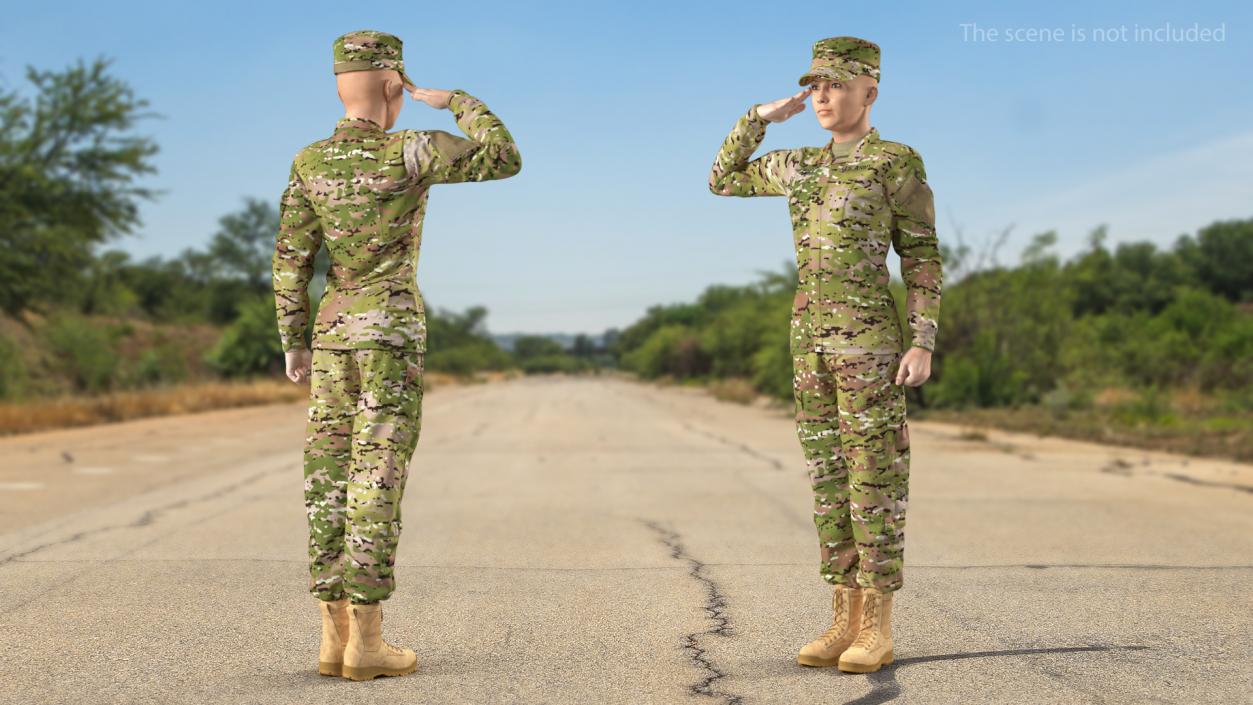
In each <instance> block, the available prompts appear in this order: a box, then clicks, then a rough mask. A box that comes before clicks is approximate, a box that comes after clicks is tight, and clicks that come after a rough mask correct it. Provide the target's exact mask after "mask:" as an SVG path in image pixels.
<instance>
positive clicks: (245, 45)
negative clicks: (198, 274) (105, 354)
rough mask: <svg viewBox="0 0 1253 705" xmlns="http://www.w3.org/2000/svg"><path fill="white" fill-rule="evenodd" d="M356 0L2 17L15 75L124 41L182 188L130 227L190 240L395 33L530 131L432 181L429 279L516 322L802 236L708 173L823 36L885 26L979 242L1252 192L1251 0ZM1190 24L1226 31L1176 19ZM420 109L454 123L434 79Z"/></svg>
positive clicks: (889, 115)
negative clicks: (481, 174) (1211, 33)
mask: <svg viewBox="0 0 1253 705" xmlns="http://www.w3.org/2000/svg"><path fill="white" fill-rule="evenodd" d="M345 5H346V3H342V2H338V3H332V2H300V3H280V2H265V3H261V2H251V3H238V2H230V1H225V0H224V1H219V2H215V3H195V4H189V3H169V2H160V3H158V2H132V3H125V2H116V3H107V4H103V5H102V4H100V3H87V2H78V1H73V2H57V3H46V4H26V5H23V6H22V7H21V8H20V9H11V10H9V11H8V12H6V18H5V20H6V21H5V22H4V23H3V25H0V40H2V42H3V43H2V44H0V47H2V48H0V86H3V87H4V88H6V89H13V88H17V89H18V90H22V91H25V90H26V89H27V87H28V85H29V84H27V82H26V81H25V79H24V70H25V66H26V65H27V64H31V65H34V66H36V67H38V68H41V69H53V68H56V69H60V68H64V67H66V66H69V65H71V64H72V63H73V62H74V61H76V60H77V59H78V58H83V59H84V60H90V59H91V58H94V57H96V56H101V55H103V56H107V57H110V58H112V59H113V64H112V68H111V70H112V72H113V75H115V76H117V77H119V78H121V79H123V80H125V81H127V82H128V83H130V84H131V85H132V86H133V87H134V89H135V90H136V93H137V94H138V95H139V96H141V97H143V98H146V99H147V100H149V101H150V102H151V106H150V109H151V110H154V111H156V112H158V113H161V114H162V115H163V116H164V117H162V118H160V119H153V120H145V121H143V122H141V123H140V125H139V128H138V131H139V132H141V133H144V134H148V135H151V136H152V137H153V138H154V139H155V140H156V141H157V142H158V143H159V145H160V147H161V152H160V154H159V155H158V156H157V158H156V160H155V163H156V165H157V167H158V168H159V170H160V171H159V173H158V174H157V175H156V176H154V177H152V178H150V179H148V181H147V183H146V185H150V186H154V187H158V188H162V189H166V193H165V194H164V195H163V196H162V197H161V198H159V199H158V200H157V201H155V202H149V203H145V204H144V205H143V207H142V216H143V219H144V226H143V228H142V229H141V232H140V233H139V234H138V235H137V236H133V237H127V238H124V239H121V240H118V241H116V243H115V245H114V246H116V247H119V248H121V249H125V250H127V251H129V252H131V253H132V254H133V255H134V256H135V257H137V258H143V257H147V256H149V255H153V254H157V255H162V256H167V257H172V256H175V255H177V254H178V253H179V252H181V251H182V250H183V249H184V248H187V247H197V248H199V247H203V246H204V245H205V243H207V241H208V240H209V238H210V237H211V236H212V234H213V232H214V231H215V230H216V228H217V221H218V218H220V217H221V216H222V215H224V214H226V213H228V212H231V211H233V210H236V209H238V208H239V207H241V206H242V204H243V199H244V198H245V197H247V196H254V197H258V198H267V199H271V200H272V201H273V202H274V203H275V204H276V205H277V201H278V197H279V193H280V192H281V190H282V188H283V186H284V183H285V180H286V176H287V170H288V168H289V166H290V163H291V159H292V156H293V155H294V154H295V153H296V151H297V150H299V149H300V148H301V147H303V146H304V145H306V144H308V143H309V142H312V141H314V140H317V139H321V138H322V137H325V136H326V135H327V134H329V133H330V131H331V130H332V129H333V126H334V124H335V121H336V120H337V119H338V118H339V117H341V116H342V115H343V107H342V105H341V104H340V103H339V101H338V98H337V97H336V94H335V81H334V75H333V74H332V73H331V67H330V63H331V56H330V48H331V41H332V40H333V39H334V38H335V37H336V36H337V35H339V34H341V33H343V32H346V31H349V30H355V29H367V28H368V29H380V30H383V31H389V32H392V33H394V34H397V35H399V36H400V37H401V38H402V39H404V41H405V60H406V68H407V69H408V73H409V75H410V76H411V77H413V79H414V80H415V81H417V82H418V83H419V85H424V86H432V87H437V88H462V89H464V90H466V91H468V92H469V93H471V94H472V95H475V96H477V97H479V98H481V99H482V100H483V101H484V102H486V103H487V104H488V106H489V107H491V108H492V110H493V111H494V112H496V114H497V115H498V116H500V117H501V118H502V119H503V120H504V121H505V123H506V125H507V126H508V127H509V129H510V131H511V132H512V133H513V135H514V137H515V138H516V139H517V140H518V143H519V146H520V149H521V152H522V156H523V169H522V173H521V174H519V175H518V176H516V177H514V178H512V179H508V180H504V181H499V182H491V183H484V184H457V185H443V186H436V187H435V188H434V189H433V190H432V192H431V200H430V204H429V212H428V215H427V221H426V227H425V229H424V243H423V249H422V255H421V263H420V267H419V273H418V281H419V284H420V285H421V288H422V291H423V294H424V296H425V297H426V298H427V300H428V303H429V304H430V305H433V306H435V307H440V308H452V309H462V308H464V307H466V306H470V305H475V304H482V305H485V306H487V307H488V308H489V310H490V315H489V317H488V324H489V327H490V328H491V329H492V330H493V331H494V332H511V331H531V332H558V331H568V332H577V331H585V332H600V331H602V330H604V329H605V328H607V327H610V326H622V325H626V324H629V323H630V322H631V321H633V320H635V319H636V318H638V317H639V316H640V315H641V314H642V313H643V312H644V310H645V309H646V308H647V307H648V306H650V305H652V304H655V303H667V302H675V301H684V300H691V299H692V298H693V297H695V296H696V295H697V294H698V293H699V292H700V291H701V290H702V289H703V288H704V287H706V286H707V285H709V284H711V283H728V284H734V283H744V282H748V281H751V280H753V279H754V278H755V277H756V272H757V271H758V270H761V269H777V268H778V267H779V266H780V265H781V263H782V262H784V261H785V260H788V259H790V258H791V257H792V251H791V234H790V229H789V223H788V218H787V208H786V204H785V202H784V200H783V199H782V198H755V199H734V198H722V197H717V196H714V195H712V194H710V193H709V191H708V188H707V186H706V179H707V177H708V171H709V167H710V164H711V163H712V160H713V157H714V155H715V153H716V152H717V149H718V146H719V145H720V144H721V142H722V139H723V138H724V137H725V136H726V133H727V132H728V131H729V130H730V128H731V126H732V125H733V124H734V122H735V120H736V119H737V118H738V117H739V116H740V115H741V114H742V113H743V112H744V111H745V110H747V108H748V107H749V106H750V105H751V104H753V103H755V102H765V101H768V100H773V99H776V98H781V97H784V96H786V95H789V94H790V93H793V92H795V91H796V90H797V85H796V79H797V77H798V76H799V75H800V74H801V73H803V72H804V70H805V69H806V68H807V67H808V64H809V59H810V51H811V46H812V44H813V42H814V41H815V40H817V39H820V38H823V37H828V36H835V35H842V34H851V35H857V36H862V37H866V38H868V39H871V40H873V41H875V42H877V43H878V44H879V45H880V46H881V47H882V49H883V62H882V70H883V78H882V80H881V83H880V97H879V100H878V102H877V103H876V104H875V107H874V109H873V112H872V124H874V125H875V126H876V127H878V128H879V131H880V133H881V135H882V136H883V137H884V138H885V139H890V140H896V141H900V142H905V143H907V144H910V145H912V146H914V147H915V148H916V149H917V150H918V151H919V152H920V153H921V154H922V155H923V158H924V160H925V162H926V165H927V172H928V178H929V181H930V182H931V185H932V188H933V190H934V191H935V194H936V210H937V216H938V223H937V225H938V229H939V236H940V238H941V240H942V241H948V242H954V243H955V242H956V236H957V233H958V232H959V231H960V232H961V233H962V234H963V238H964V240H965V241H966V242H967V243H968V244H970V245H972V246H973V247H975V248H976V249H978V248H979V247H980V246H981V245H984V244H986V243H989V242H990V241H991V239H992V237H993V235H994V234H995V233H997V232H999V231H1000V230H1002V229H1004V228H1006V227H1010V226H1012V229H1011V231H1010V232H1011V235H1010V238H1009V241H1008V242H1007V244H1006V245H1005V246H1004V247H1003V248H1002V249H1001V251H1000V257H999V259H1000V261H1002V262H1005V263H1011V262H1014V261H1016V260H1017V257H1018V253H1019V252H1020V251H1021V250H1022V248H1023V247H1024V246H1025V245H1026V243H1027V242H1028V241H1029V239H1030V238H1031V236H1032V235H1033V234H1035V233H1038V232H1041V231H1044V230H1049V229H1055V230H1057V231H1058V234H1059V238H1060V242H1059V246H1058V248H1057V251H1058V253H1059V254H1061V255H1062V256H1069V255H1070V254H1073V253H1074V252H1076V251H1078V250H1079V249H1081V248H1082V247H1083V246H1084V243H1085V241H1086V237H1087V233H1088V232H1089V231H1090V230H1091V229H1092V228H1093V227H1095V226H1097V225H1099V224H1102V223H1103V224H1107V225H1108V226H1109V239H1110V242H1112V243H1116V242H1119V241H1128V240H1152V241H1154V242H1157V243H1159V244H1161V245H1162V246H1169V245H1170V243H1171V242H1173V241H1174V239H1175V238H1176V237H1177V236H1178V235H1179V234H1181V233H1190V232H1194V231H1195V230H1196V228H1198V227H1200V226H1203V225H1205V224H1207V223H1209V222H1211V221H1213V220H1217V219H1225V218H1237V217H1240V218H1247V217H1250V216H1253V206H1251V205H1250V204H1253V186H1251V184H1253V120H1251V119H1250V118H1251V117H1253V90H1250V88H1249V81H1248V77H1247V68H1248V67H1249V66H1253V42H1251V41H1250V36H1249V31H1250V27H1251V23H1250V19H1251V15H1253V12H1251V11H1250V10H1249V9H1248V8H1249V6H1248V4H1247V3H1235V2H1222V3H1219V2H1193V3H1188V4H1186V5H1185V4H1180V3H1167V2H1125V3H1099V4H1098V3H1093V2H1084V3H1049V4H1034V5H1033V6H1031V7H1024V8H1021V9H1019V8H1013V9H1011V8H1009V7H1006V6H1005V3H991V2H979V3H975V2H965V3H960V2H949V3H943V4H941V3H929V4H925V5H924V4H922V3H890V4H889V3H878V4H870V3H859V4H853V3H849V4H847V5H841V4H835V3H830V2H827V3H817V2H814V3H808V2H805V3H802V2H797V3H786V2H780V3H765V2H725V1H724V2H674V1H673V0H671V1H669V2H631V3H601V4H597V3H592V2H580V3H494V2H475V3H470V4H464V3H463V4H457V5H454V4H453V3H417V2H415V3H372V4H369V5H368V6H367V4H365V3H358V5H360V6H361V8H362V9H360V10H345V9H344V7H345ZM376 8H377V9H376ZM971 23H973V24H974V25H975V26H977V27H978V28H980V29H982V30H990V29H996V30H997V32H998V34H997V36H996V37H995V39H994V38H992V37H991V36H989V35H984V34H979V35H975V34H973V33H972V30H971V28H970V27H969V25H970V24H971ZM1168 24H1169V25H1170V26H1172V27H1174V28H1175V29H1176V31H1177V30H1179V29H1181V28H1188V27H1192V26H1194V25H1199V27H1201V28H1205V29H1208V30H1218V31H1220V32H1221V33H1222V34H1221V35H1220V36H1219V37H1218V39H1221V41H1219V40H1218V39H1212V40H1211V41H1205V42H1202V41H1193V40H1191V39H1190V38H1188V37H1183V38H1182V39H1183V40H1182V41H1165V40H1166V39H1168V37H1165V36H1163V35H1164V34H1165V33H1166V32H1165V31H1166V28H1167V25H1168ZM963 25H966V26H963ZM1122 27H1126V31H1127V33H1128V34H1127V35H1126V38H1125V39H1124V38H1123V35H1122V34H1121V33H1120V32H1117V31H1116V30H1119V29H1120V28H1122ZM1137 27H1139V28H1144V29H1147V30H1149V32H1151V33H1155V34H1156V37H1157V38H1158V40H1156V41H1154V40H1153V35H1152V34H1150V35H1149V37H1148V38H1141V39H1139V40H1137V38H1136V36H1135V31H1136V29H1137ZM1032 29H1034V30H1038V31H1048V32H1056V31H1060V33H1061V34H1062V35H1063V41H1056V40H1051V41H1044V40H1042V39H1040V38H1039V37H1035V38H1033V37H1030V36H1028V35H1027V34H1026V33H1027V31H1028V30H1032ZM1072 30H1084V34H1085V36H1084V37H1083V39H1082V40H1080V39H1077V38H1076V37H1075V36H1074V35H1072V34H1071V32H1072ZM1097 30H1104V31H1106V33H1107V35H1112V36H1107V38H1105V39H1104V40H1099V39H1097V38H1094V36H1093V35H1094V33H1095V32H1096V31H1097ZM401 128H414V129H444V130H450V131H456V129H457V128H456V125H455V123H454V122H453V120H452V119H451V116H450V114H449V113H447V112H446V111H433V110H431V109H430V108H428V107H427V106H425V105H423V104H419V103H414V102H412V101H410V102H409V103H408V104H407V105H406V106H405V108H404V110H403V112H402V113H401V115H400V118H399V120H398V121H397V123H396V126H395V129H401ZM828 138H829V133H826V132H824V131H823V130H822V129H821V127H819V126H818V124H817V121H816V120H815V118H814V116H813V113H812V112H811V111H810V110H808V109H807V110H806V111H805V112H802V113H800V114H799V115H797V116H796V117H794V118H793V119H792V120H790V121H788V122H787V123H784V124H780V125H773V126H771V127H770V129H769V131H768V133H767V136H766V141H765V142H764V143H763V145H762V147H761V150H760V152H759V154H760V153H763V152H764V151H766V150H769V149H776V148H781V147H794V146H800V145H818V144H822V143H824V142H825V141H826V140H827V139H828ZM470 233H474V234H476V236H475V237H473V238H470V237H467V235H468V234H470ZM470 243H475V244H473V245H471V244H470ZM892 267H893V271H899V270H898V268H897V263H896V262H895V256H893V257H892Z"/></svg>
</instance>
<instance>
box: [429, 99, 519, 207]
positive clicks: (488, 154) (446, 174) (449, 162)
mask: <svg viewBox="0 0 1253 705" xmlns="http://www.w3.org/2000/svg"><path fill="white" fill-rule="evenodd" d="M448 107H449V109H450V110H452V112H453V116H454V117H455V118H456V120H457V127H459V128H461V131H462V132H464V133H465V134H466V137H458V136H456V135H453V134H451V133H449V132H445V131H444V130H421V131H410V132H411V133H412V134H411V135H410V134H406V136H405V145H404V158H405V166H406V168H407V169H408V170H409V173H410V174H414V175H416V176H417V179H418V181H419V183H422V184H451V183H458V182H463V181H488V180H492V179H504V178H508V177H510V176H513V175H514V174H517V173H518V172H519V171H521V169H522V157H521V155H520V154H519V153H518V146H517V144H515V143H514V141H513V136H512V135H510V134H509V130H508V129H507V128H506V127H505V124H504V123H503V122H501V120H500V119H499V118H497V117H496V115H495V114H493V113H492V112H491V111H490V110H488V109H487V106H486V105H485V104H484V103H483V101H481V100H479V99H477V98H475V97H474V96H471V95H470V94H468V93H466V92H465V91H462V90H460V89H456V90H454V91H452V97H451V98H450V100H449V103H448Z"/></svg>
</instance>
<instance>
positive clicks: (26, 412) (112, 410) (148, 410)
mask: <svg viewBox="0 0 1253 705" xmlns="http://www.w3.org/2000/svg"><path fill="white" fill-rule="evenodd" d="M308 397H309V387H308V386H307V385H297V384H292V383H291V382H290V381H288V380H287V379H265V380H254V381H250V382H206V383H200V384H186V385H180V386H171V387H154V388H152V389H142V390H127V391H120V392H111V393H108V394H101V395H98V396H93V397H61V398H57V399H47V400H41V401H31V402H24V403H20V404H16V403H2V404H0V435H12V434H17V433H30V432H32V431H43V430H48V429H55V428H70V427H74V426H90V425H93V424H99V423H108V422H112V421H126V420H129V419H139V418H145V417H149V416H164V415H168V414H186V413H192V412H196V411H208V410H211V409H225V408H231V407H238V406H252V405H255V404H274V403H280V402H291V401H298V400H301V399H307V398H308Z"/></svg>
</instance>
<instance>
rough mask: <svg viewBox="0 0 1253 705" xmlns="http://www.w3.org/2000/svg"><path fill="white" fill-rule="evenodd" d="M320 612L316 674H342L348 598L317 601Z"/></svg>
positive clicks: (346, 637)
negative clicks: (320, 628)
mask: <svg viewBox="0 0 1253 705" xmlns="http://www.w3.org/2000/svg"><path fill="white" fill-rule="evenodd" d="M318 603H319V606H318V609H319V610H320V611H321V612H322V648H321V650H320V651H318V673H321V674H322V675H324V676H338V675H342V674H343V666H344V645H345V644H347V643H348V598H346V597H344V598H340V599H338V600H318Z"/></svg>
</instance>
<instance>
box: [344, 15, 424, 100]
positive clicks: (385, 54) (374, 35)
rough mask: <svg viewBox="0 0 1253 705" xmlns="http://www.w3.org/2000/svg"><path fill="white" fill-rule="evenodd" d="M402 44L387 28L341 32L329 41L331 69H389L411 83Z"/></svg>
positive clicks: (403, 44)
mask: <svg viewBox="0 0 1253 705" xmlns="http://www.w3.org/2000/svg"><path fill="white" fill-rule="evenodd" d="M404 47H405V43H404V42H403V41H401V39H400V37H397V36H396V35H394V34H388V33H386V32H376V31H374V30H371V29H362V30H358V31H356V32H348V33H346V34H341V35H340V36H338V37H336V38H335V41H333V42H331V70H332V71H334V72H335V73H344V72H345V71H374V70H377V69H392V70H394V71H396V72H398V73H399V74H400V80H402V81H404V82H405V83H407V84H409V85H411V86H412V85H413V81H412V80H410V79H409V76H408V74H406V73H405V59H404Z"/></svg>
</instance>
